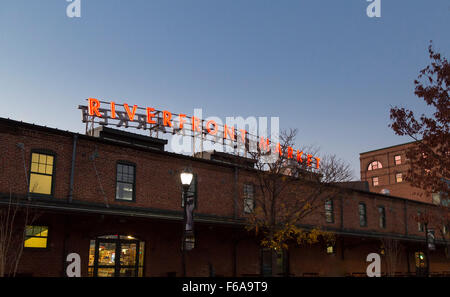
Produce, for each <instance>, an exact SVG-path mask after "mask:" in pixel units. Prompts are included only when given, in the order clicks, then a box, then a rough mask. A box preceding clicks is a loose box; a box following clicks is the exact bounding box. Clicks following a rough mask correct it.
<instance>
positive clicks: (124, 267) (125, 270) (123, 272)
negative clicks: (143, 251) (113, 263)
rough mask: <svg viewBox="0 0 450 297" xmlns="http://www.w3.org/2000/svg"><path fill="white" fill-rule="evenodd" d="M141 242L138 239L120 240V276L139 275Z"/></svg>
mask: <svg viewBox="0 0 450 297" xmlns="http://www.w3.org/2000/svg"><path fill="white" fill-rule="evenodd" d="M138 255H139V244H138V242H137V241H121V242H120V264H119V266H120V267H119V276H128V277H129V276H137V272H138V265H137V263H138Z"/></svg>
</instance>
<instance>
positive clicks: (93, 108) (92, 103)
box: [88, 98, 102, 118]
mask: <svg viewBox="0 0 450 297" xmlns="http://www.w3.org/2000/svg"><path fill="white" fill-rule="evenodd" d="M88 101H89V105H88V107H89V115H94V113H95V115H96V116H98V117H100V118H101V117H102V115H101V114H100V112H99V111H98V109H99V108H100V101H98V100H97V99H95V98H89V99H88Z"/></svg>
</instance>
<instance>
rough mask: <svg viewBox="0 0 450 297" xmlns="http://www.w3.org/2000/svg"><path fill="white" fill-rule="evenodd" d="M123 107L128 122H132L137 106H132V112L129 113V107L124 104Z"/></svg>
mask: <svg viewBox="0 0 450 297" xmlns="http://www.w3.org/2000/svg"><path fill="white" fill-rule="evenodd" d="M123 107H124V108H125V111H126V112H127V114H128V118H129V119H130V121H133V119H134V114H135V113H136V108H137V105H133V111H132V112H131V111H130V107H129V106H128V104H126V103H125V104H124V105H123Z"/></svg>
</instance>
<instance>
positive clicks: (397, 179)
mask: <svg viewBox="0 0 450 297" xmlns="http://www.w3.org/2000/svg"><path fill="white" fill-rule="evenodd" d="M402 181H403V174H402V173H401V172H399V173H396V174H395V182H397V183H401V182H402Z"/></svg>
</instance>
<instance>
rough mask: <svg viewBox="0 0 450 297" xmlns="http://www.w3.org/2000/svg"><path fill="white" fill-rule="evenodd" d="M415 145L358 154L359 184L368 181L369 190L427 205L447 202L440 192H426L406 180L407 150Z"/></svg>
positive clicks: (409, 144)
mask: <svg viewBox="0 0 450 297" xmlns="http://www.w3.org/2000/svg"><path fill="white" fill-rule="evenodd" d="M414 145H415V142H408V143H404V144H399V145H394V146H390V147H386V148H380V149H376V150H372V151H369V152H364V153H361V154H360V167H361V181H367V183H368V185H369V190H370V191H371V192H375V193H382V194H387V195H392V196H397V197H403V198H406V199H411V200H417V201H423V202H427V203H434V204H442V203H444V204H445V203H446V202H447V201H446V200H445V199H441V198H443V197H440V196H441V195H439V193H427V192H426V191H424V190H423V189H420V188H417V187H414V186H412V185H411V184H410V183H408V182H407V181H406V180H405V176H406V175H407V173H408V170H409V168H410V165H409V160H408V158H407V157H406V151H407V150H408V149H409V148H410V147H412V146H414Z"/></svg>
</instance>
